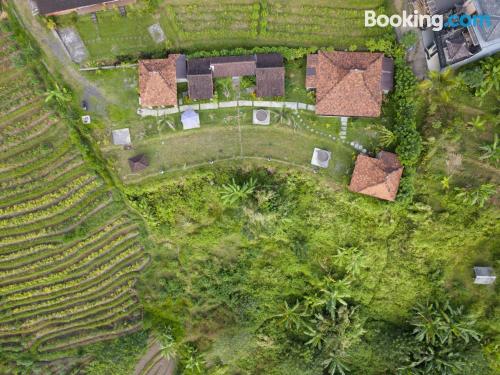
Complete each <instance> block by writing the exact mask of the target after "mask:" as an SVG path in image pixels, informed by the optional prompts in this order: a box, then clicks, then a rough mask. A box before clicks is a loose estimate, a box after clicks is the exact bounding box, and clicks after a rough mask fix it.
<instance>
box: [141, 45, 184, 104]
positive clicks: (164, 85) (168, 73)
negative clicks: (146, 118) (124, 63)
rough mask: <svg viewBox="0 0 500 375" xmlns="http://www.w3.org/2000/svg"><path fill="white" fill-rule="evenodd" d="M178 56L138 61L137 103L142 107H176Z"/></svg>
mask: <svg viewBox="0 0 500 375" xmlns="http://www.w3.org/2000/svg"><path fill="white" fill-rule="evenodd" d="M178 57H179V55H170V56H169V57H168V58H167V59H155V60H140V61H139V92H140V94H139V95H140V98H139V102H140V104H141V106H143V107H158V106H174V105H177V74H176V71H177V65H176V61H177V58H178Z"/></svg>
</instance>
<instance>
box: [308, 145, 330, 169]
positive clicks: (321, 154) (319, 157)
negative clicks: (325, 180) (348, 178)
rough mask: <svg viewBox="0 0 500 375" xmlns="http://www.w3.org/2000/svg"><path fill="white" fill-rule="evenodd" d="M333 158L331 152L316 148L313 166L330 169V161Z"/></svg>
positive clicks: (312, 161)
mask: <svg viewBox="0 0 500 375" xmlns="http://www.w3.org/2000/svg"><path fill="white" fill-rule="evenodd" d="M331 158H332V153H331V152H330V151H325V150H322V149H320V148H315V149H314V152H313V156H312V160H311V164H312V165H313V166H315V167H319V168H328V164H329V163H330V159H331Z"/></svg>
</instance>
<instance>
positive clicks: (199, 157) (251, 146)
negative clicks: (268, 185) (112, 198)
mask: <svg viewBox="0 0 500 375" xmlns="http://www.w3.org/2000/svg"><path fill="white" fill-rule="evenodd" d="M199 113H200V122H201V129H196V130H191V131H183V130H182V125H181V122H180V115H171V116H166V117H163V118H158V119H156V121H157V123H156V124H149V125H143V124H140V125H139V124H136V126H135V127H132V128H131V134H132V142H133V146H134V147H133V150H123V149H122V148H120V147H114V146H109V147H106V148H105V150H106V151H105V154H106V157H108V158H109V159H110V160H112V161H113V162H114V164H115V165H116V166H117V172H118V174H119V175H120V176H122V177H124V178H125V180H126V181H127V182H132V181H135V180H137V179H143V178H145V177H152V176H158V175H159V174H161V173H168V172H176V171H179V170H183V169H186V168H192V167H198V166H202V165H208V164H209V162H211V161H214V162H222V161H226V160H241V159H245V158H250V159H252V158H257V159H259V160H262V161H264V162H266V161H267V159H268V158H270V159H272V163H274V162H278V163H285V164H289V165H293V166H295V167H299V168H305V169H307V170H309V171H312V167H311V165H310V162H311V157H312V152H313V149H314V147H319V148H324V149H326V150H329V151H331V152H332V154H333V156H332V159H333V160H332V162H331V163H330V166H329V168H328V169H326V170H324V171H323V170H322V171H321V173H324V174H325V175H328V176H331V177H334V178H335V179H336V180H337V181H340V180H342V179H343V178H344V177H345V176H346V175H347V174H348V173H349V172H350V169H351V167H352V165H353V162H354V150H353V149H351V148H350V147H348V146H346V145H344V144H342V143H341V142H340V141H339V140H336V139H332V138H331V136H335V137H338V134H339V131H340V123H339V121H338V119H336V118H328V119H327V118H324V119H321V120H319V121H314V120H313V119H314V117H315V116H311V115H310V114H309V113H307V112H305V111H304V112H300V113H301V115H302V116H304V118H305V121H304V123H306V124H308V126H310V129H307V128H306V127H305V126H303V125H300V123H299V121H298V117H297V114H295V113H294V112H293V111H284V112H279V111H272V115H271V117H272V119H273V121H272V125H270V126H269V127H265V126H255V125H252V109H249V108H233V109H219V110H213V111H200V112H199ZM309 118H310V119H311V120H308V119H309ZM167 123H168V124H170V126H172V127H174V128H175V129H176V130H175V131H173V130H172V129H171V127H170V126H168V125H167ZM290 150H294V152H290ZM138 153H144V154H146V155H147V156H148V158H149V160H150V166H149V167H148V168H147V169H146V170H144V171H143V172H140V173H138V174H131V172H130V169H129V166H128V161H127V160H128V158H130V157H132V156H134V155H135V154H138ZM272 163H271V164H272ZM162 171H163V172H162Z"/></svg>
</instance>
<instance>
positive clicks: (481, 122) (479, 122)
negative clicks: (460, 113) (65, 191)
mask: <svg viewBox="0 0 500 375" xmlns="http://www.w3.org/2000/svg"><path fill="white" fill-rule="evenodd" d="M467 125H469V126H472V127H473V128H475V129H478V130H484V127H485V125H486V120H485V119H484V118H482V117H481V116H476V117H474V118H473V119H472V120H470V121H469V122H468V123H467Z"/></svg>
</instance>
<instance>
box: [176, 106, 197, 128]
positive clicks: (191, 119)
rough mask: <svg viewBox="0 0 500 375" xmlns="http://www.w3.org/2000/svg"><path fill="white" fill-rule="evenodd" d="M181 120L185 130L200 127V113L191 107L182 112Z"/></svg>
mask: <svg viewBox="0 0 500 375" xmlns="http://www.w3.org/2000/svg"><path fill="white" fill-rule="evenodd" d="M181 121H182V128H183V129H184V130H189V129H197V128H199V127H200V115H199V114H198V113H197V112H196V111H194V110H193V108H191V107H189V108H188V109H187V110H186V111H184V112H183V113H182V115H181Z"/></svg>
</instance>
